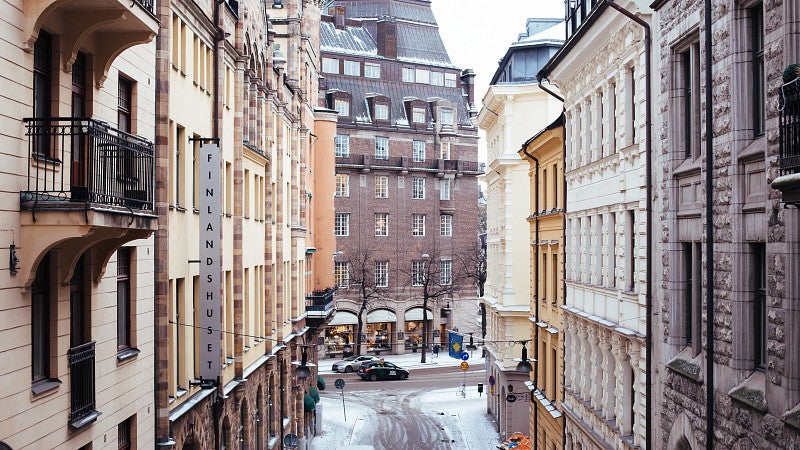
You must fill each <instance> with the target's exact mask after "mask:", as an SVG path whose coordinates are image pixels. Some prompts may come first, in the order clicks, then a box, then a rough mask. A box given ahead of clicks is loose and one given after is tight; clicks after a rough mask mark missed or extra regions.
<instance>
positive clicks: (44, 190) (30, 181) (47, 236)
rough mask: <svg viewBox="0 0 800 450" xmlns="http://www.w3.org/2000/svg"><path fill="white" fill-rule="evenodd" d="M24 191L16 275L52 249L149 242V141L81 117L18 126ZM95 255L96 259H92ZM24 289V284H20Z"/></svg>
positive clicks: (108, 249) (107, 249)
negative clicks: (24, 157)
mask: <svg viewBox="0 0 800 450" xmlns="http://www.w3.org/2000/svg"><path fill="white" fill-rule="evenodd" d="M24 122H25V129H26V134H25V135H26V138H27V144H28V147H27V148H28V161H27V167H28V169H27V186H26V188H25V190H23V191H21V192H20V210H22V211H30V214H23V215H21V216H20V217H21V224H22V241H23V242H24V243H25V244H26V245H24V247H23V252H24V254H23V255H21V256H20V262H21V264H22V271H23V273H24V276H27V277H28V280H27V281H28V282H31V281H33V280H32V277H33V275H34V273H32V272H31V270H32V269H33V267H35V264H36V263H37V261H38V260H39V259H41V257H42V256H43V252H46V251H47V250H48V249H49V248H51V247H52V246H54V245H56V244H58V245H60V246H61V247H63V248H65V249H73V248H72V247H73V246H74V251H75V252H76V254H78V255H79V254H80V253H82V252H83V251H84V250H86V249H87V248H93V249H94V250H95V251H100V252H102V253H103V254H105V253H108V254H109V256H110V253H113V252H114V251H115V250H116V248H118V247H119V246H120V245H122V244H124V243H125V242H128V241H131V240H134V239H141V238H145V237H147V236H149V235H150V234H151V233H152V232H153V231H155V229H156V226H157V216H156V214H155V203H154V202H155V182H154V174H155V155H154V145H153V143H152V142H150V141H148V140H146V139H143V138H141V137H139V136H135V135H132V134H128V133H125V132H123V131H120V130H117V129H115V128H113V127H110V126H109V125H108V124H106V123H104V122H101V121H98V120H94V119H88V118H29V119H24ZM98 256H102V255H98ZM26 285H27V283H26Z"/></svg>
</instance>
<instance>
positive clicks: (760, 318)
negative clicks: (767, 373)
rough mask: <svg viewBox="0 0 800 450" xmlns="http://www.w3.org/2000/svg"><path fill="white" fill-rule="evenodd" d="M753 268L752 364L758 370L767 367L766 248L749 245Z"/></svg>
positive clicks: (759, 245) (762, 245)
mask: <svg viewBox="0 0 800 450" xmlns="http://www.w3.org/2000/svg"><path fill="white" fill-rule="evenodd" d="M751 254H752V258H753V260H752V265H751V267H752V268H753V269H752V270H753V277H752V280H753V285H752V290H753V291H752V295H753V345H754V347H753V364H754V365H755V368H756V369H758V370H764V369H765V368H766V365H767V247H766V245H765V244H764V243H757V244H751ZM745 326H746V325H745Z"/></svg>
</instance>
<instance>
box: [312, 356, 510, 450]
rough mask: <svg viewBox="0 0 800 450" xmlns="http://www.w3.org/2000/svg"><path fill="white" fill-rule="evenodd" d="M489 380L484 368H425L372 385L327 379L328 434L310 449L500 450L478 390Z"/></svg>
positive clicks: (324, 415) (324, 413) (324, 416)
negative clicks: (336, 384)
mask: <svg viewBox="0 0 800 450" xmlns="http://www.w3.org/2000/svg"><path fill="white" fill-rule="evenodd" d="M484 376H485V371H484V370H483V365H482V364H481V365H475V366H473V367H471V368H470V370H468V371H466V372H463V371H461V370H460V369H459V368H458V367H453V366H443V367H425V368H419V369H416V370H412V371H411V375H410V377H409V379H407V380H402V381H400V380H389V381H376V382H369V381H362V380H361V379H360V378H358V376H357V375H356V374H324V375H323V378H325V381H326V384H327V386H328V388H326V390H324V391H321V392H320V394H321V397H322V400H321V402H320V405H322V407H321V410H322V414H321V415H322V422H323V433H322V434H321V435H319V436H316V437H314V439H313V440H312V441H311V445H310V448H311V449H319V450H322V449H325V450H335V449H336V448H337V447H338V446H345V445H371V446H373V447H374V448H375V449H376V450H396V449H418V450H428V449H433V448H435V449H453V450H456V449H457V450H461V449H476V450H485V449H491V448H494V447H495V446H496V445H497V444H498V443H500V438H499V436H498V434H497V431H496V425H495V423H494V422H493V421H492V420H491V418H490V417H489V415H488V414H486V397H485V392H484V393H483V394H479V393H478V388H477V385H478V383H479V382H481V380H483V378H484ZM337 378H341V379H342V380H344V381H345V387H344V389H343V393H344V405H343V402H342V391H340V390H339V389H336V388H335V387H334V380H335V379H337ZM462 382H463V383H464V385H465V387H466V389H464V391H463V396H462V392H461V391H460V387H461V384H462ZM318 408H319V405H318Z"/></svg>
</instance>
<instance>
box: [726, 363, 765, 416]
mask: <svg viewBox="0 0 800 450" xmlns="http://www.w3.org/2000/svg"><path fill="white" fill-rule="evenodd" d="M765 386H766V375H765V374H764V372H762V371H760V370H757V371H755V372H753V374H752V375H750V376H749V377H748V378H747V379H746V380H744V382H743V383H742V384H740V385H738V386H736V387H734V388H733V389H731V390H730V391H729V392H728V395H730V396H731V398H732V399H734V400H736V401H737V402H739V403H742V404H744V405H746V406H749V407H751V408H753V409H755V410H756V411H760V412H767V400H766V396H765V391H766V389H765Z"/></svg>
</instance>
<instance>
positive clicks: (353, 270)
mask: <svg viewBox="0 0 800 450" xmlns="http://www.w3.org/2000/svg"><path fill="white" fill-rule="evenodd" d="M345 261H347V273H348V276H349V279H350V285H351V287H353V285H355V286H357V287H358V294H359V300H360V301H361V306H360V308H359V309H358V330H357V333H356V342H355V345H356V349H355V354H356V355H360V354H361V336H362V334H363V333H364V313H365V312H366V311H368V310H369V309H370V305H371V304H372V303H374V302H375V301H376V300H378V299H381V298H382V297H383V293H384V292H385V290H386V287H385V286H386V285H387V283H386V282H385V281H388V280H382V279H379V278H380V277H376V276H375V263H376V260H375V258H374V257H373V255H372V252H371V251H370V250H369V249H365V248H359V249H357V250H355V251H353V252H352V253H351V254H349V255H347V256H346V258H345ZM385 276H386V274H383V275H382V277H385Z"/></svg>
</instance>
